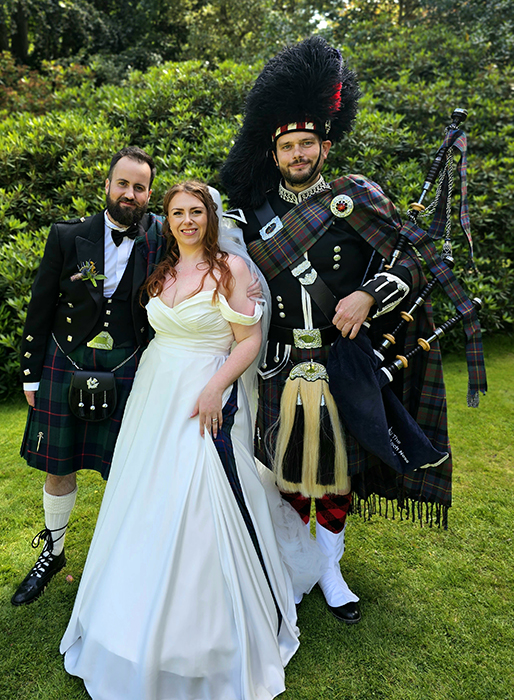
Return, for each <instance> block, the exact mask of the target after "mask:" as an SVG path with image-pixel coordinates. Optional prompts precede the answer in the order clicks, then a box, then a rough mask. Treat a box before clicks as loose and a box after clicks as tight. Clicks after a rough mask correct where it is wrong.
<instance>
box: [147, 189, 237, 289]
mask: <svg viewBox="0 0 514 700" xmlns="http://www.w3.org/2000/svg"><path fill="white" fill-rule="evenodd" d="M179 192H186V193H187V194H190V195H193V197H196V198H197V199H199V200H200V201H201V202H202V204H204V205H205V208H206V209H207V227H206V230H205V235H204V238H203V241H202V244H203V247H204V257H205V262H206V263H207V265H208V267H207V269H206V270H205V274H204V275H203V277H202V280H201V282H200V284H199V286H198V287H197V288H196V289H195V290H194V292H191V294H190V295H189V297H192V296H194V295H195V294H197V293H198V292H199V291H200V290H201V289H202V287H203V284H204V280H205V278H206V277H207V275H210V276H211V277H212V279H213V280H214V281H215V282H216V288H215V289H214V292H213V301H215V300H216V299H217V297H218V293H219V291H220V289H224V290H225V292H226V296H227V297H230V294H231V292H232V289H233V287H234V276H233V275H232V272H231V271H230V267H229V265H228V263H227V259H228V253H226V252H224V251H222V250H220V248H219V245H218V215H217V214H216V208H217V206H216V204H215V202H214V200H213V199H212V197H211V193H210V192H209V188H208V187H207V185H205V184H204V183H203V182H197V181H196V180H185V181H184V182H178V183H177V184H176V185H173V187H171V188H170V189H169V190H168V191H167V192H166V194H165V195H164V200H163V209H164V214H165V216H166V219H165V221H164V223H163V225H162V233H163V235H164V238H165V239H166V255H165V257H164V259H163V260H161V262H160V263H159V264H158V265H157V267H156V268H155V270H154V271H153V272H152V274H151V275H150V276H149V277H148V279H147V281H146V285H145V291H146V292H147V294H148V296H149V297H157V296H159V294H162V291H163V289H164V283H165V281H166V278H167V277H168V276H171V277H172V278H173V279H175V278H176V276H177V272H176V270H175V266H176V264H177V263H178V261H179V258H180V251H179V247H178V244H177V241H176V240H175V238H174V236H173V234H172V232H171V229H170V225H169V222H168V212H169V208H170V205H171V202H172V200H173V197H174V196H175V195H176V194H178V193H179ZM215 271H217V272H218V273H219V274H218V275H215V274H214V272H215Z"/></svg>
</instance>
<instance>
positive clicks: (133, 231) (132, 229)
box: [111, 224, 139, 247]
mask: <svg viewBox="0 0 514 700" xmlns="http://www.w3.org/2000/svg"><path fill="white" fill-rule="evenodd" d="M138 233H139V224H132V225H131V226H129V227H128V228H126V229H125V230H124V231H118V230H117V229H115V228H112V229H111V236H112V240H113V243H114V245H115V246H116V247H118V246H119V245H121V242H122V240H123V239H124V238H125V236H126V237H127V238H131V239H132V240H134V238H135V237H136V236H137V234H138Z"/></svg>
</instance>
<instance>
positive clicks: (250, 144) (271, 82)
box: [220, 36, 359, 209]
mask: <svg viewBox="0 0 514 700" xmlns="http://www.w3.org/2000/svg"><path fill="white" fill-rule="evenodd" d="M358 99H359V88H358V85H357V80H356V77H355V74H354V73H353V72H352V71H351V70H349V69H348V68H346V66H344V64H343V61H342V58H341V54H340V53H339V51H338V50H337V49H335V48H333V47H332V46H330V44H328V43H327V42H326V41H325V40H324V39H323V38H321V37H319V36H315V37H311V38H310V39H306V40H305V41H302V42H300V43H299V44H295V45H294V46H290V47H287V48H285V49H283V50H282V51H280V53H278V54H277V55H276V56H275V57H274V58H272V59H271V60H270V61H269V62H268V63H267V64H266V66H265V67H264V69H263V71H262V73H261V74H260V75H259V77H258V78H257V80H256V81H255V84H254V86H253V88H252V90H251V91H250V94H249V95H248V97H247V100H246V109H245V116H244V121H243V126H242V128H241V130H240V132H239V134H238V136H237V138H236V141H235V143H234V146H233V147H232V149H231V151H230V153H229V155H228V158H227V160H226V162H225V164H224V165H223V167H222V169H221V172H220V176H221V181H222V183H223V185H224V187H225V189H226V190H227V192H228V195H229V198H230V203H231V205H232V206H234V207H239V208H242V209H245V208H251V209H255V208H257V207H259V206H260V205H261V204H262V203H263V201H264V195H265V193H266V192H267V190H269V189H271V188H274V187H277V185H278V183H279V180H280V172H279V170H278V168H277V167H276V165H275V162H274V160H273V157H272V149H273V143H274V140H275V139H276V138H278V136H280V135H281V134H283V133H288V132H290V131H315V132H316V133H318V134H320V136H321V137H322V138H323V139H329V140H330V141H332V142H334V141H337V139H339V138H340V137H341V136H342V134H344V133H345V132H348V131H350V130H351V128H352V123H353V120H354V119H355V114H356V112H357V101H358Z"/></svg>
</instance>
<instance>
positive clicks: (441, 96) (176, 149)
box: [0, 23, 514, 396]
mask: <svg viewBox="0 0 514 700" xmlns="http://www.w3.org/2000/svg"><path fill="white" fill-rule="evenodd" d="M366 37H367V41H366V43H365V44H364V41H363V40H364V39H365V38H366ZM335 40H336V41H337V36H336V39H335ZM345 45H346V54H347V55H348V57H349V60H350V62H351V64H352V66H353V67H354V68H355V69H356V70H357V72H358V74H359V75H360V76H361V87H362V90H363V98H362V103H361V111H360V113H359V116H358V119H357V123H356V126H355V129H354V131H353V132H352V134H351V135H349V136H348V137H347V138H346V139H345V140H344V141H343V142H341V143H340V144H338V145H337V146H336V147H334V148H333V150H332V153H331V156H330V161H329V163H328V167H327V173H326V175H327V177H329V178H330V177H336V176H337V175H339V174H342V173H344V172H357V173H362V174H364V175H366V176H368V177H370V178H372V179H375V180H376V181H378V182H379V183H380V184H381V185H382V186H383V187H384V189H385V191H386V193H387V194H388V195H390V196H391V197H392V199H393V200H394V201H395V202H396V203H397V205H398V207H399V209H400V211H401V212H402V213H405V211H406V210H407V208H408V205H409V203H410V202H411V201H413V200H415V199H417V198H418V196H419V193H420V191H421V185H422V182H423V180H424V175H425V173H426V171H427V169H428V166H429V164H430V162H431V159H432V158H433V155H434V154H435V151H436V149H437V147H438V146H439V144H440V143H441V141H442V137H443V131H444V125H445V124H446V123H447V122H448V121H449V117H450V115H451V112H452V110H453V108H454V107H457V106H459V107H466V108H468V109H469V111H470V117H469V119H468V124H467V126H466V128H467V130H468V138H469V200H470V211H471V217H472V228H473V232H474V240H475V248H476V261H477V265H478V268H479V270H480V275H475V276H473V275H469V274H468V273H467V272H466V271H465V269H464V268H465V262H466V259H467V255H466V251H465V247H464V244H463V242H462V239H461V238H460V235H457V234H455V240H456V246H455V249H456V258H457V274H458V276H460V277H461V279H462V280H463V281H464V283H465V285H466V286H467V288H468V290H469V293H470V295H471V296H474V295H479V296H482V297H483V299H484V302H485V304H486V306H485V309H484V311H483V312H482V314H481V319H482V324H483V328H484V330H485V332H487V333H497V332H505V331H511V330H512V328H513V323H514V320H513V319H514V308H513V307H514V301H513V299H514V288H513V287H514V282H513V281H512V280H513V277H514V276H513V275H512V272H511V268H512V265H513V262H512V261H513V260H514V236H513V233H514V231H513V220H514V216H513V215H514V185H513V178H512V171H513V164H514V162H513V161H514V152H513V149H514V146H513V143H514V139H513V135H514V134H513V131H514V126H513V125H514V114H513V112H514V106H513V104H512V99H511V95H512V84H513V82H514V81H513V75H512V69H511V68H509V67H508V66H507V67H505V68H502V69H500V68H498V67H497V66H495V65H492V64H488V62H487V50H486V48H484V46H483V45H481V44H473V43H472V42H470V43H469V44H468V45H465V46H462V44H461V43H459V42H457V40H456V39H455V38H454V37H453V36H452V34H451V33H450V32H448V31H447V30H446V29H445V28H444V27H438V28H437V27H436V28H434V27H432V28H430V29H429V30H426V29H425V28H424V27H419V28H417V29H416V28H409V30H408V31H407V30H405V29H402V28H398V27H396V28H395V31H394V32H391V31H387V28H386V27H385V26H383V25H381V24H380V23H377V24H374V25H365V24H363V25H360V27H359V28H358V29H354V30H353V34H352V35H351V36H347V37H345ZM362 47H364V48H362ZM258 69H259V67H258V66H253V67H252V66H247V65H243V64H237V63H233V62H226V63H223V64H220V65H219V66H213V65H211V64H204V63H201V62H198V61H189V62H184V63H167V64H164V65H162V66H159V67H153V68H150V69H149V70H148V71H146V72H139V71H134V72H132V73H131V74H130V76H129V77H128V79H127V80H125V81H124V82H123V83H122V84H121V85H108V84H104V85H101V86H98V87H95V86H94V85H93V82H92V79H90V77H88V76H86V77H85V78H84V80H82V82H80V81H78V80H77V81H76V82H73V80H72V79H71V77H70V78H69V80H68V78H67V79H66V80H65V79H64V78H63V81H62V84H61V86H60V87H59V89H58V90H56V91H55V92H53V93H52V101H51V105H50V106H51V110H50V107H47V111H46V113H41V114H36V113H35V111H37V110H32V111H31V110H30V109H29V108H27V109H25V110H22V111H19V112H18V113H17V114H11V115H10V116H6V118H5V119H4V121H3V122H2V123H0V194H1V197H0V242H2V248H1V251H0V269H1V273H0V292H1V294H2V298H3V299H4V300H5V301H4V302H3V303H2V306H1V310H0V363H1V366H2V367H3V368H4V373H3V378H2V380H1V383H0V396H5V395H7V394H8V393H9V392H12V391H13V389H14V388H15V387H17V385H18V378H17V376H16V368H17V347H18V344H19V337H20V334H21V329H22V323H23V320H24V309H25V307H26V303H27V300H28V297H29V290H30V284H31V280H32V278H33V274H34V270H35V269H36V267H37V260H38V257H39V255H40V254H41V251H42V247H43V243H44V239H45V236H46V231H47V230H48V226H49V225H50V223H51V222H52V221H54V220H58V219H66V218H71V217H74V216H77V215H80V216H82V215H86V214H89V213H94V212H95V211H98V209H99V208H101V207H102V205H103V199H104V198H103V191H102V183H103V180H104V178H105V176H106V171H107V166H108V161H109V159H110V156H111V155H112V154H113V153H114V152H115V151H116V150H118V149H119V148H121V147H122V146H124V145H128V144H137V145H139V146H141V147H143V148H145V149H146V150H148V151H149V152H150V153H151V154H152V155H153V156H154V157H155V159H156V162H157V166H158V177H157V179H156V181H155V185H154V193H153V195H152V207H153V209H154V211H157V212H160V206H161V205H160V202H161V201H162V195H163V194H164V191H165V190H166V189H167V187H168V186H169V185H170V184H171V183H173V182H175V181H176V180H177V179H179V178H185V177H198V178H201V179H204V180H207V181H208V182H210V183H211V184H213V185H217V184H218V183H219V181H218V177H217V172H218V170H219V167H220V166H221V164H222V163H223V161H224V159H225V157H226V155H227V153H228V151H229V149H230V146H231V143H232V141H233V139H234V136H235V134H236V133H237V129H238V127H239V125H240V123H241V112H242V110H243V106H244V100H245V96H246V94H247V92H248V90H249V89H250V87H251V85H252V84H253V81H254V80H255V77H256V75H257V73H258ZM11 82H16V79H15V76H14V77H12V79H11ZM49 104H50V103H49ZM19 107H20V104H18V108H19ZM43 111H44V110H43ZM439 309H440V311H439V314H440V316H441V317H442V316H444V315H445V314H447V313H448V314H453V309H451V308H450V306H449V305H448V304H447V303H446V301H444V300H443V301H442V303H440V304H439ZM448 343H449V345H448ZM461 343H462V341H461V334H460V333H459V332H458V331H454V332H453V334H452V335H451V337H450V338H449V340H448V341H447V347H449V346H452V347H455V346H456V345H458V344H461Z"/></svg>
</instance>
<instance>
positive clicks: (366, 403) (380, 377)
mask: <svg viewBox="0 0 514 700" xmlns="http://www.w3.org/2000/svg"><path fill="white" fill-rule="evenodd" d="M466 116H467V112H466V110H463V109H456V110H454V112H453V114H452V121H451V123H450V124H449V126H447V127H446V133H445V138H444V141H443V143H442V144H441V146H440V148H439V149H438V151H437V153H436V156H435V158H434V160H433V162H432V164H431V166H430V168H429V171H428V174H427V176H426V178H425V182H424V184H423V188H422V192H421V195H420V197H419V199H418V200H417V202H415V203H413V204H411V205H410V208H409V210H408V212H407V220H406V222H405V223H404V224H403V226H402V228H401V230H400V232H399V236H398V241H397V244H396V247H395V249H394V252H393V253H392V255H391V258H390V261H389V263H387V261H385V260H383V261H382V265H381V269H382V270H384V269H386V270H388V271H391V272H392V273H393V274H394V266H395V265H399V264H404V265H405V264H406V262H405V261H406V260H407V263H408V264H410V268H409V269H410V270H411V271H413V270H414V271H415V269H416V266H417V268H418V273H416V275H417V279H418V280H419V281H420V285H419V287H420V289H419V291H418V293H417V296H416V298H415V300H414V301H413V302H411V305H410V308H409V309H408V310H407V311H401V313H400V321H399V322H398V323H397V325H396V327H395V328H394V330H393V331H392V332H387V333H383V334H382V338H381V340H380V341H379V344H378V346H377V347H373V345H372V341H371V339H370V337H369V333H368V331H369V330H370V322H369V320H368V322H366V323H365V324H363V326H362V327H361V330H360V331H359V333H358V335H357V337H356V338H354V339H353V340H350V339H349V338H348V337H347V338H343V337H342V336H341V337H339V338H338V339H337V340H336V341H335V343H334V344H333V345H332V348H331V351H330V355H329V358H328V362H327V371H328V376H329V386H330V392H331V394H332V395H333V397H334V400H335V402H336V404H337V407H338V411H339V415H340V418H341V420H342V422H343V423H344V425H345V427H346V429H347V431H348V432H349V433H350V434H351V435H353V437H354V438H355V439H356V440H357V442H358V443H359V444H360V446H361V447H363V448H364V449H365V450H367V451H368V452H369V453H371V454H372V455H375V456H376V457H378V458H379V459H381V460H382V462H384V463H385V464H387V465H388V466H390V467H391V468H392V469H394V470H395V471H396V472H397V473H400V474H407V473H410V472H413V471H416V470H418V469H424V468H427V467H434V466H438V465H440V464H442V463H443V462H445V460H446V459H447V458H448V456H449V446H448V442H447V436H446V419H445V417H444V419H443V420H441V419H440V416H441V415H442V414H443V413H444V412H445V395H444V384H443V382H442V373H441V370H440V354H439V348H438V344H437V341H438V339H439V338H441V337H442V336H443V335H444V334H445V333H447V332H448V331H449V330H450V329H451V328H453V327H454V326H456V325H457V324H458V323H462V324H463V326H464V330H465V334H466V338H467V345H466V354H467V360H468V372H469V386H468V405H470V406H477V405H478V394H479V391H481V392H483V393H485V391H486V388H487V385H486V378H485V368H484V363H483V353H482V346H481V337H480V325H479V322H478V317H477V310H478V309H479V308H480V307H481V301H480V300H479V299H474V300H470V299H469V298H468V296H467V295H466V293H465V292H464V290H463V288H462V286H461V285H460V283H459V282H458V280H457V278H456V277H455V275H454V273H453V271H452V268H453V266H454V261H453V257H452V244H451V210H452V208H451V200H452V194H453V184H454V168H455V163H454V154H455V152H456V151H457V152H459V153H460V162H459V164H458V166H457V167H458V171H459V175H460V186H461V199H460V217H459V218H460V224H461V227H462V230H463V232H464V235H465V239H466V241H467V243H468V247H469V255H470V262H472V256H473V247H472V239H471V232H470V227H469V216H468V208H467V196H466V194H467V192H466V135H465V133H464V132H463V131H462V130H461V129H460V128H459V127H460V124H461V123H462V122H463V121H464V120H465V119H466ZM436 183H437V191H436V195H435V198H434V201H433V202H432V203H431V204H430V205H429V206H428V207H425V204H424V201H425V199H426V197H427V194H428V193H429V191H430V190H431V188H432V187H433V185H435V184H436ZM431 214H433V219H432V223H431V225H430V226H429V227H428V230H424V229H422V228H421V227H420V225H419V223H418V219H419V218H420V217H425V216H429V215H431ZM441 239H443V246H442V251H441V253H439V252H438V250H437V248H436V241H438V240H441ZM419 258H422V259H423V260H424V262H425V264H426V266H427V267H428V268H429V270H430V272H431V273H432V279H431V280H430V281H428V282H426V281H425V277H424V274H423V271H422V270H420V267H419V263H418V262H415V264H414V265H413V261H415V260H416V259H419ZM409 261H410V263H409ZM407 266H408V265H407ZM436 287H441V288H442V289H443V290H444V291H445V292H446V293H447V295H448V296H449V298H450V299H451V300H452V302H453V303H454V305H455V307H456V314H455V315H454V316H452V317H451V318H450V319H448V320H447V321H445V322H444V323H442V324H441V325H440V326H438V327H437V328H435V327H434V324H433V321H432V315H431V304H430V296H431V294H432V292H433V290H434V289H435V288H436ZM426 307H428V308H426ZM419 314H423V323H418V322H417V320H416V319H417V315H419ZM384 318H385V317H382V318H381V319H380V320H381V321H383V319H384ZM419 320H420V319H419V317H418V321H419ZM371 323H372V324H373V323H374V322H373V321H371ZM418 326H419V327H421V328H423V329H424V330H425V331H426V333H425V335H426V336H427V337H425V338H423V337H421V338H417V339H416V338H415V337H412V338H411V337H410V336H412V333H413V332H414V331H415V330H417V327H418ZM411 328H412V331H411V332H409V331H410V329H411ZM407 341H408V342H407ZM397 342H399V343H400V344H402V343H403V345H404V346H405V349H404V351H403V354H397V355H396V357H395V358H394V359H388V354H389V352H390V350H391V348H393V346H395V345H396V344H397ZM423 353H424V354H425V355H426V360H425V362H423V361H422V358H420V355H423ZM412 365H414V366H415V367H414V369H413V367H412ZM405 370H408V372H409V373H410V374H409V377H408V378H407V377H405V378H404V381H405V382H409V381H410V382H411V383H416V384H417V385H418V387H419V385H422V384H423V382H425V387H426V386H429V387H430V389H429V391H428V393H430V392H431V395H430V396H429V399H428V400H427V399H426V394H427V391H426V390H425V391H424V392H422V393H424V394H425V397H424V400H425V403H426V404H427V405H425V406H421V407H420V405H419V402H418V405H417V406H416V405H413V404H415V403H416V402H415V401H412V393H413V392H412V391H409V390H408V391H407V392H406V393H407V394H408V395H410V396H411V401H410V405H409V409H410V410H407V408H406V407H405V405H404V403H409V402H405V401H402V400H400V398H399V396H398V393H400V392H398V388H396V391H394V390H393V386H392V385H393V383H394V382H395V378H396V376H397V375H398V373H400V372H402V371H405ZM430 372H432V373H433V376H434V377H435V379H433V378H432V377H431V376H429V377H428V378H427V375H429V374H430ZM396 383H397V382H396ZM403 396H405V392H403ZM420 418H421V420H420ZM431 423H432V425H431ZM433 425H436V428H435V430H434V429H433ZM441 425H444V428H441ZM427 427H428V428H429V429H428V430H427ZM438 431H439V433H438ZM427 432H428V433H429V435H430V439H429V437H427ZM434 437H436V438H438V439H435V440H434Z"/></svg>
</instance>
